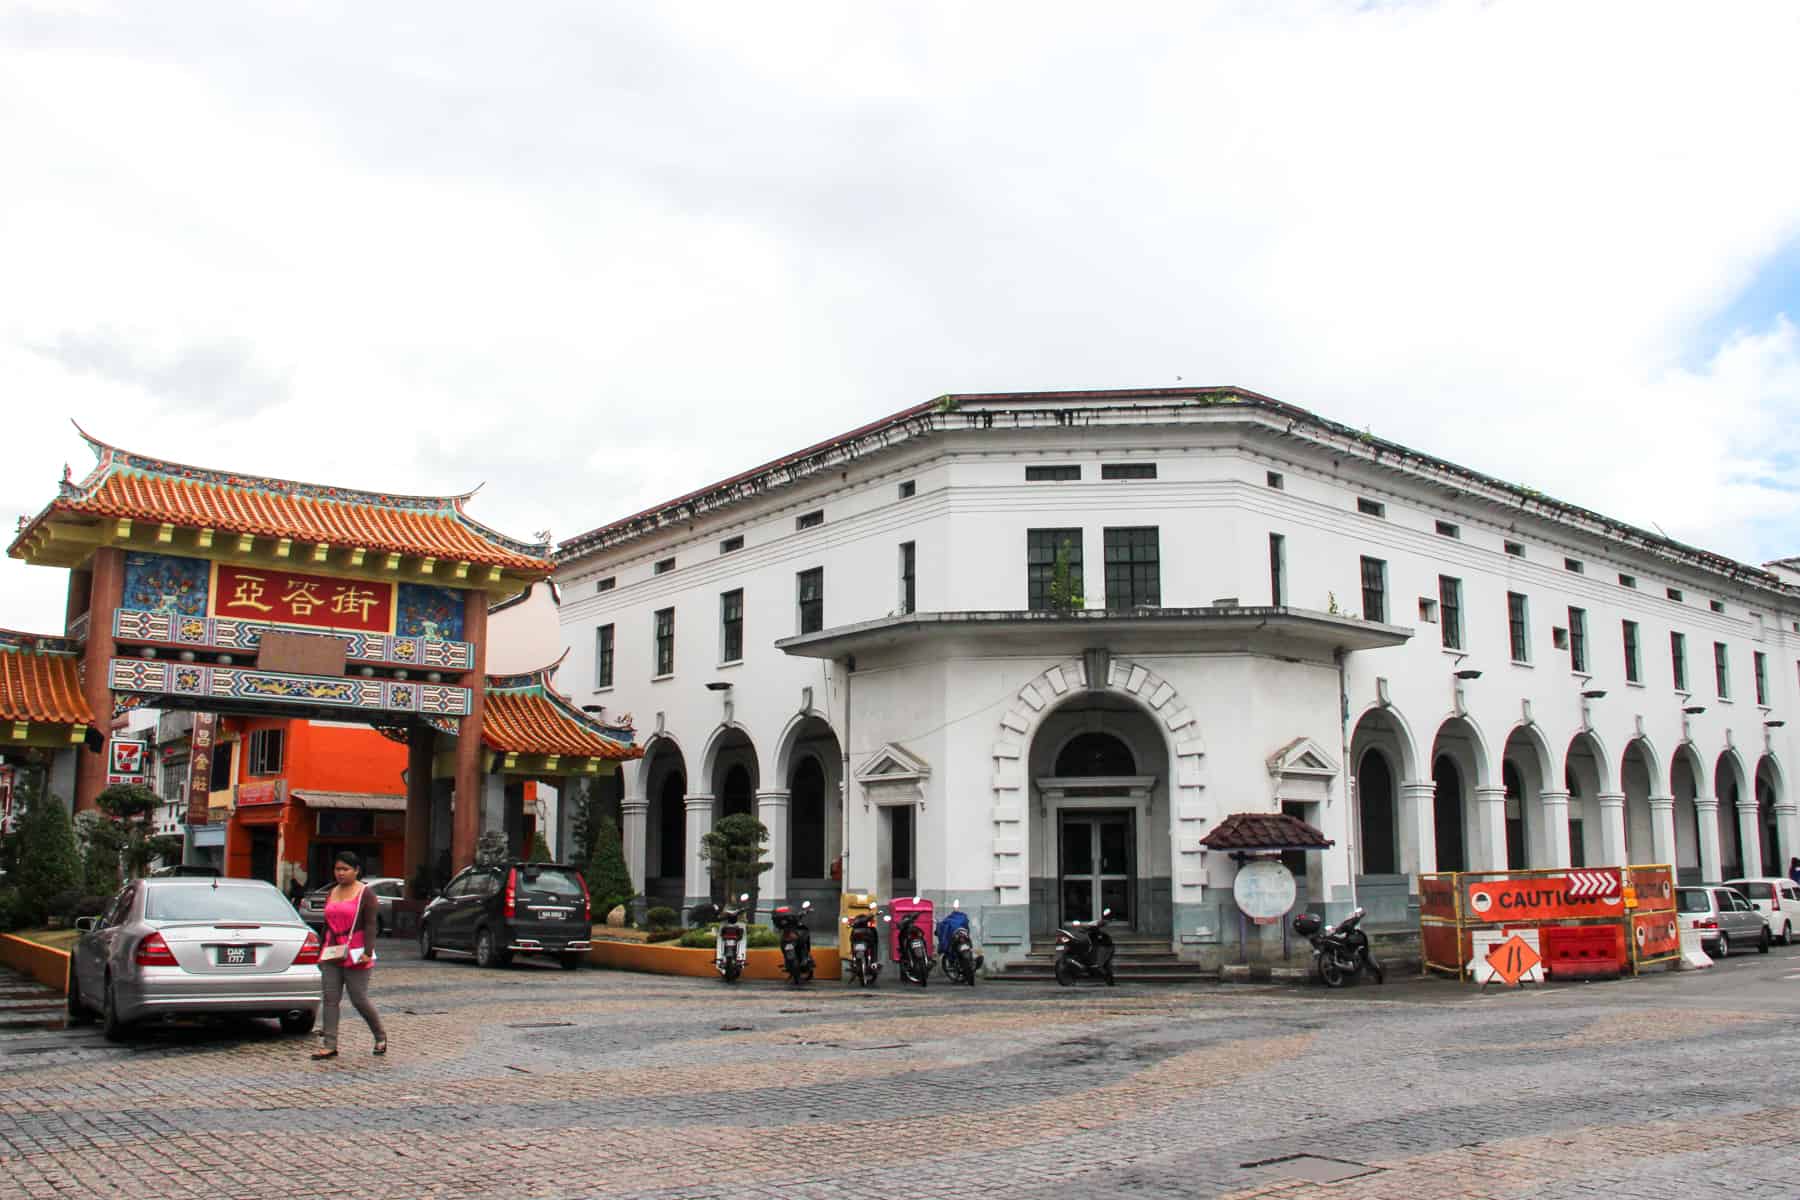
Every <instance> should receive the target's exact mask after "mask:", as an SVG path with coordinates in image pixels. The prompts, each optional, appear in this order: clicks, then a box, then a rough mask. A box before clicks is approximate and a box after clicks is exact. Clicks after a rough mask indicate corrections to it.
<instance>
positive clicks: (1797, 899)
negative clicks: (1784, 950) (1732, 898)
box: [1725, 875, 1800, 946]
mask: <svg viewBox="0 0 1800 1200" xmlns="http://www.w3.org/2000/svg"><path fill="white" fill-rule="evenodd" d="M1725 886H1726V887H1728V888H1731V889H1733V890H1735V891H1737V892H1740V893H1742V894H1743V897H1744V899H1746V900H1748V901H1750V905H1751V907H1753V908H1755V909H1756V911H1757V912H1759V913H1761V914H1762V919H1763V924H1765V925H1767V926H1768V927H1769V933H1770V934H1771V935H1772V936H1773V937H1774V938H1775V940H1776V941H1778V942H1780V943H1781V944H1782V945H1784V946H1791V945H1793V944H1794V930H1796V929H1800V883H1795V882H1794V881H1793V880H1791V879H1782V878H1780V877H1779V876H1775V875H1769V876H1764V877H1759V878H1756V879H1727V880H1726V881H1725Z"/></svg>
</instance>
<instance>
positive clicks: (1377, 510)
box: [1356, 496, 1387, 517]
mask: <svg viewBox="0 0 1800 1200" xmlns="http://www.w3.org/2000/svg"><path fill="white" fill-rule="evenodd" d="M1356 511H1357V512H1359V513H1361V514H1363V516H1365V517H1385V516H1387V505H1385V504H1383V503H1382V502H1381V501H1379V500H1370V499H1368V498H1367V497H1366V496H1358V497H1357V498H1356Z"/></svg>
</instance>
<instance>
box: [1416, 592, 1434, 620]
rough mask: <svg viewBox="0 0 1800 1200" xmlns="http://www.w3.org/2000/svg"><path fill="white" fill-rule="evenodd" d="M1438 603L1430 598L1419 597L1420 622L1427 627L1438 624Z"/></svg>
mask: <svg viewBox="0 0 1800 1200" xmlns="http://www.w3.org/2000/svg"><path fill="white" fill-rule="evenodd" d="M1437 614H1438V602H1437V601H1436V600H1433V599H1432V598H1431V597H1430V596H1420V597H1419V620H1421V621H1423V622H1425V623H1426V624H1427V625H1435V624H1437Z"/></svg>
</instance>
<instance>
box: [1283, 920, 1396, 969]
mask: <svg viewBox="0 0 1800 1200" xmlns="http://www.w3.org/2000/svg"><path fill="white" fill-rule="evenodd" d="M1365 915H1366V914H1365V913H1364V911H1363V910H1362V909H1360V908H1355V909H1352V910H1350V915H1349V916H1347V917H1345V918H1344V919H1343V920H1342V921H1339V922H1338V923H1337V924H1336V925H1321V924H1320V922H1319V918H1318V917H1317V916H1316V915H1314V914H1313V913H1309V912H1303V913H1301V914H1300V915H1298V916H1296V917H1295V918H1294V932H1295V933H1297V934H1299V935H1300V936H1301V937H1303V938H1305V939H1306V940H1307V941H1309V942H1311V943H1312V948H1313V969H1314V970H1316V971H1317V972H1318V973H1319V978H1320V980H1322V981H1323V982H1324V984H1325V986H1326V987H1330V988H1340V987H1343V986H1344V985H1345V984H1347V983H1355V982H1356V981H1357V980H1358V979H1360V978H1361V977H1362V974H1363V972H1364V971H1367V972H1368V973H1369V974H1370V975H1371V976H1373V977H1374V979H1375V982H1376V983H1384V982H1386V980H1387V973H1386V972H1384V971H1383V970H1382V969H1381V964H1380V963H1378V962H1376V961H1375V955H1374V954H1373V953H1372V952H1371V951H1370V949H1369V935H1368V934H1366V933H1364V932H1363V930H1362V919H1363V917H1364V916H1365Z"/></svg>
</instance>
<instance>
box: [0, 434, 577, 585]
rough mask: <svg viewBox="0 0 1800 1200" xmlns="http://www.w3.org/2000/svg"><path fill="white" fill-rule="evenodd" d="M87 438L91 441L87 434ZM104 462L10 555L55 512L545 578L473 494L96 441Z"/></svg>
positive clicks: (545, 565)
mask: <svg viewBox="0 0 1800 1200" xmlns="http://www.w3.org/2000/svg"><path fill="white" fill-rule="evenodd" d="M82 436H83V437H87V435H86V434H83V435H82ZM87 441H88V444H89V445H90V446H91V447H92V448H93V450H94V453H95V454H96V455H97V456H98V459H99V461H98V463H97V464H96V465H95V467H94V470H93V471H92V472H91V473H90V474H89V475H88V477H87V478H86V479H84V480H82V481H81V482H80V483H71V482H70V481H68V480H67V479H65V480H64V481H63V484H62V487H61V491H60V494H59V495H58V496H57V498H56V499H55V500H53V501H51V502H50V504H49V506H48V507H46V508H45V509H44V510H43V512H41V513H39V514H38V515H37V516H36V517H35V518H33V519H32V520H31V521H30V522H29V523H27V524H26V526H25V527H24V528H23V529H21V530H20V532H19V536H18V537H17V538H16V539H14V541H13V544H12V547H11V551H10V552H11V553H12V554H13V555H14V556H16V557H23V555H22V554H21V546H22V544H23V543H25V542H26V541H28V540H29V539H30V538H31V537H32V536H33V534H35V533H36V531H37V530H38V528H39V526H41V525H42V524H43V523H44V522H45V521H46V520H48V519H50V518H51V517H53V516H55V515H57V514H64V513H67V514H76V515H86V516H96V517H108V518H126V519H130V520H133V521H146V522H156V523H158V524H170V525H176V526H180V527H182V528H184V529H213V530H217V531H219V532H222V533H237V534H250V535H252V536H255V537H275V538H291V539H292V540H294V541H296V542H323V543H326V544H327V545H332V546H342V547H353V548H354V547H361V548H362V549H365V550H371V551H386V552H390V553H393V552H398V553H401V554H409V555H415V556H419V557H427V558H436V559H438V560H440V561H444V562H468V563H479V564H482V565H484V566H497V567H501V568H505V569H510V570H514V571H525V572H542V573H544V574H546V575H547V574H549V571H550V564H549V562H548V560H547V557H546V556H547V554H548V551H549V547H548V546H542V545H534V544H531V543H527V542H520V541H517V540H515V539H512V538H508V537H506V536H505V535H503V534H500V533H498V532H496V531H495V530H492V529H489V528H488V527H487V526H485V525H482V524H481V523H480V522H478V521H476V520H474V519H473V518H472V517H470V516H469V515H468V514H467V513H466V512H464V511H463V502H464V501H466V500H467V499H468V497H467V496H399V495H385V494H381V493H376V492H365V491H358V490H355V489H352V488H339V487H330V486H325V485H320V484H309V483H298V482H295V481H293V480H287V479H272V478H266V477H262V476H254V475H240V474H235V473H232V472H225V471H211V470H206V469H204V468H199V467H190V466H186V465H184V464H181V463H170V462H163V461H161V460H157V459H149V458H145V457H143V456H141V455H136V454H132V453H130V452H128V451H124V450H120V449H118V448H116V447H114V446H109V445H107V444H106V443H104V442H101V441H98V440H96V439H94V438H87Z"/></svg>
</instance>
